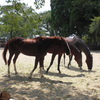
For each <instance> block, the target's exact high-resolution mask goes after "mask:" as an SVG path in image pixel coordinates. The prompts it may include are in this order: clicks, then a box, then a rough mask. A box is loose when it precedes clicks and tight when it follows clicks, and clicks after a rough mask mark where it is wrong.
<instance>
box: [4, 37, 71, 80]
mask: <svg viewBox="0 0 100 100" xmlns="http://www.w3.org/2000/svg"><path fill="white" fill-rule="evenodd" d="M59 44H60V45H62V46H64V49H65V51H66V54H67V55H69V54H70V49H69V46H68V43H67V42H65V40H64V39H63V38H61V37H37V38H35V39H24V38H19V37H17V38H13V39H11V40H9V41H8V42H7V44H6V45H5V48H4V51H3V59H4V61H5V64H8V76H10V63H11V59H12V57H13V56H14V59H13V64H14V70H15V73H16V74H17V70H16V60H17V58H18V56H19V54H20V53H23V54H25V55H28V56H35V57H36V59H35V65H34V68H33V70H32V71H31V73H30V76H29V77H30V78H31V77H32V74H33V72H34V70H35V69H36V68H37V65H38V63H39V64H40V74H41V77H42V76H43V73H42V68H43V61H44V57H45V55H46V54H47V52H48V51H49V50H51V49H52V48H54V47H56V46H59ZM58 49H59V48H58ZM7 50H9V59H8V61H7V60H6V53H7Z"/></svg>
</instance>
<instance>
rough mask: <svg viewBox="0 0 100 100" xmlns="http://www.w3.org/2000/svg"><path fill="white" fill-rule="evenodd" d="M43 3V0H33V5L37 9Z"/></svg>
mask: <svg viewBox="0 0 100 100" xmlns="http://www.w3.org/2000/svg"><path fill="white" fill-rule="evenodd" d="M44 3H45V0H35V2H34V4H35V7H36V8H37V9H40V8H42V6H43V5H44Z"/></svg>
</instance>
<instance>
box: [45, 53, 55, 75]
mask: <svg viewBox="0 0 100 100" xmlns="http://www.w3.org/2000/svg"><path fill="white" fill-rule="evenodd" d="M55 56H56V55H55V54H52V58H51V62H50V65H49V67H48V68H47V71H46V73H48V71H49V69H50V67H51V65H52V64H53V61H54V59H55Z"/></svg>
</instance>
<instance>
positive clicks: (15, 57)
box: [13, 52, 20, 74]
mask: <svg viewBox="0 0 100 100" xmlns="http://www.w3.org/2000/svg"><path fill="white" fill-rule="evenodd" d="M19 54H20V53H19V52H18V53H16V54H15V56H14V59H13V64H14V70H15V74H18V72H17V69H16V60H17V58H18V56H19Z"/></svg>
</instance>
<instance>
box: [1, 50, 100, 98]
mask: <svg viewBox="0 0 100 100" xmlns="http://www.w3.org/2000/svg"><path fill="white" fill-rule="evenodd" d="M2 51H3V48H1V49H0V91H3V90H5V91H8V92H9V93H10V94H11V97H12V98H14V99H16V100H100V51H91V53H92V54H93V70H92V71H91V72H89V71H88V70H87V66H86V64H85V55H84V54H82V55H83V70H80V69H79V68H78V65H77V63H76V62H75V61H74V59H73V60H72V66H71V67H70V69H67V68H65V67H64V64H63V58H62V61H61V65H60V66H61V67H60V68H61V72H62V73H61V74H59V73H58V71H57V57H56V59H55V61H54V64H53V65H52V67H51V68H50V71H49V73H48V74H44V76H45V78H40V76H39V75H40V74H39V67H38V68H37V69H36V70H35V72H34V73H33V76H32V79H28V76H29V73H30V72H31V70H32V69H33V66H34V57H29V56H25V55H22V54H20V56H19V58H18V60H17V63H16V65H17V70H18V73H19V74H18V75H15V74H14V69H13V64H12V63H11V69H10V70H11V77H10V78H8V76H7V69H8V68H7V66H6V65H5V64H4V61H3V59H2ZM50 59H51V55H50V54H48V55H47V56H46V57H45V61H44V62H45V69H47V67H48V66H49V63H50ZM67 63H68V57H66V65H67Z"/></svg>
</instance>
